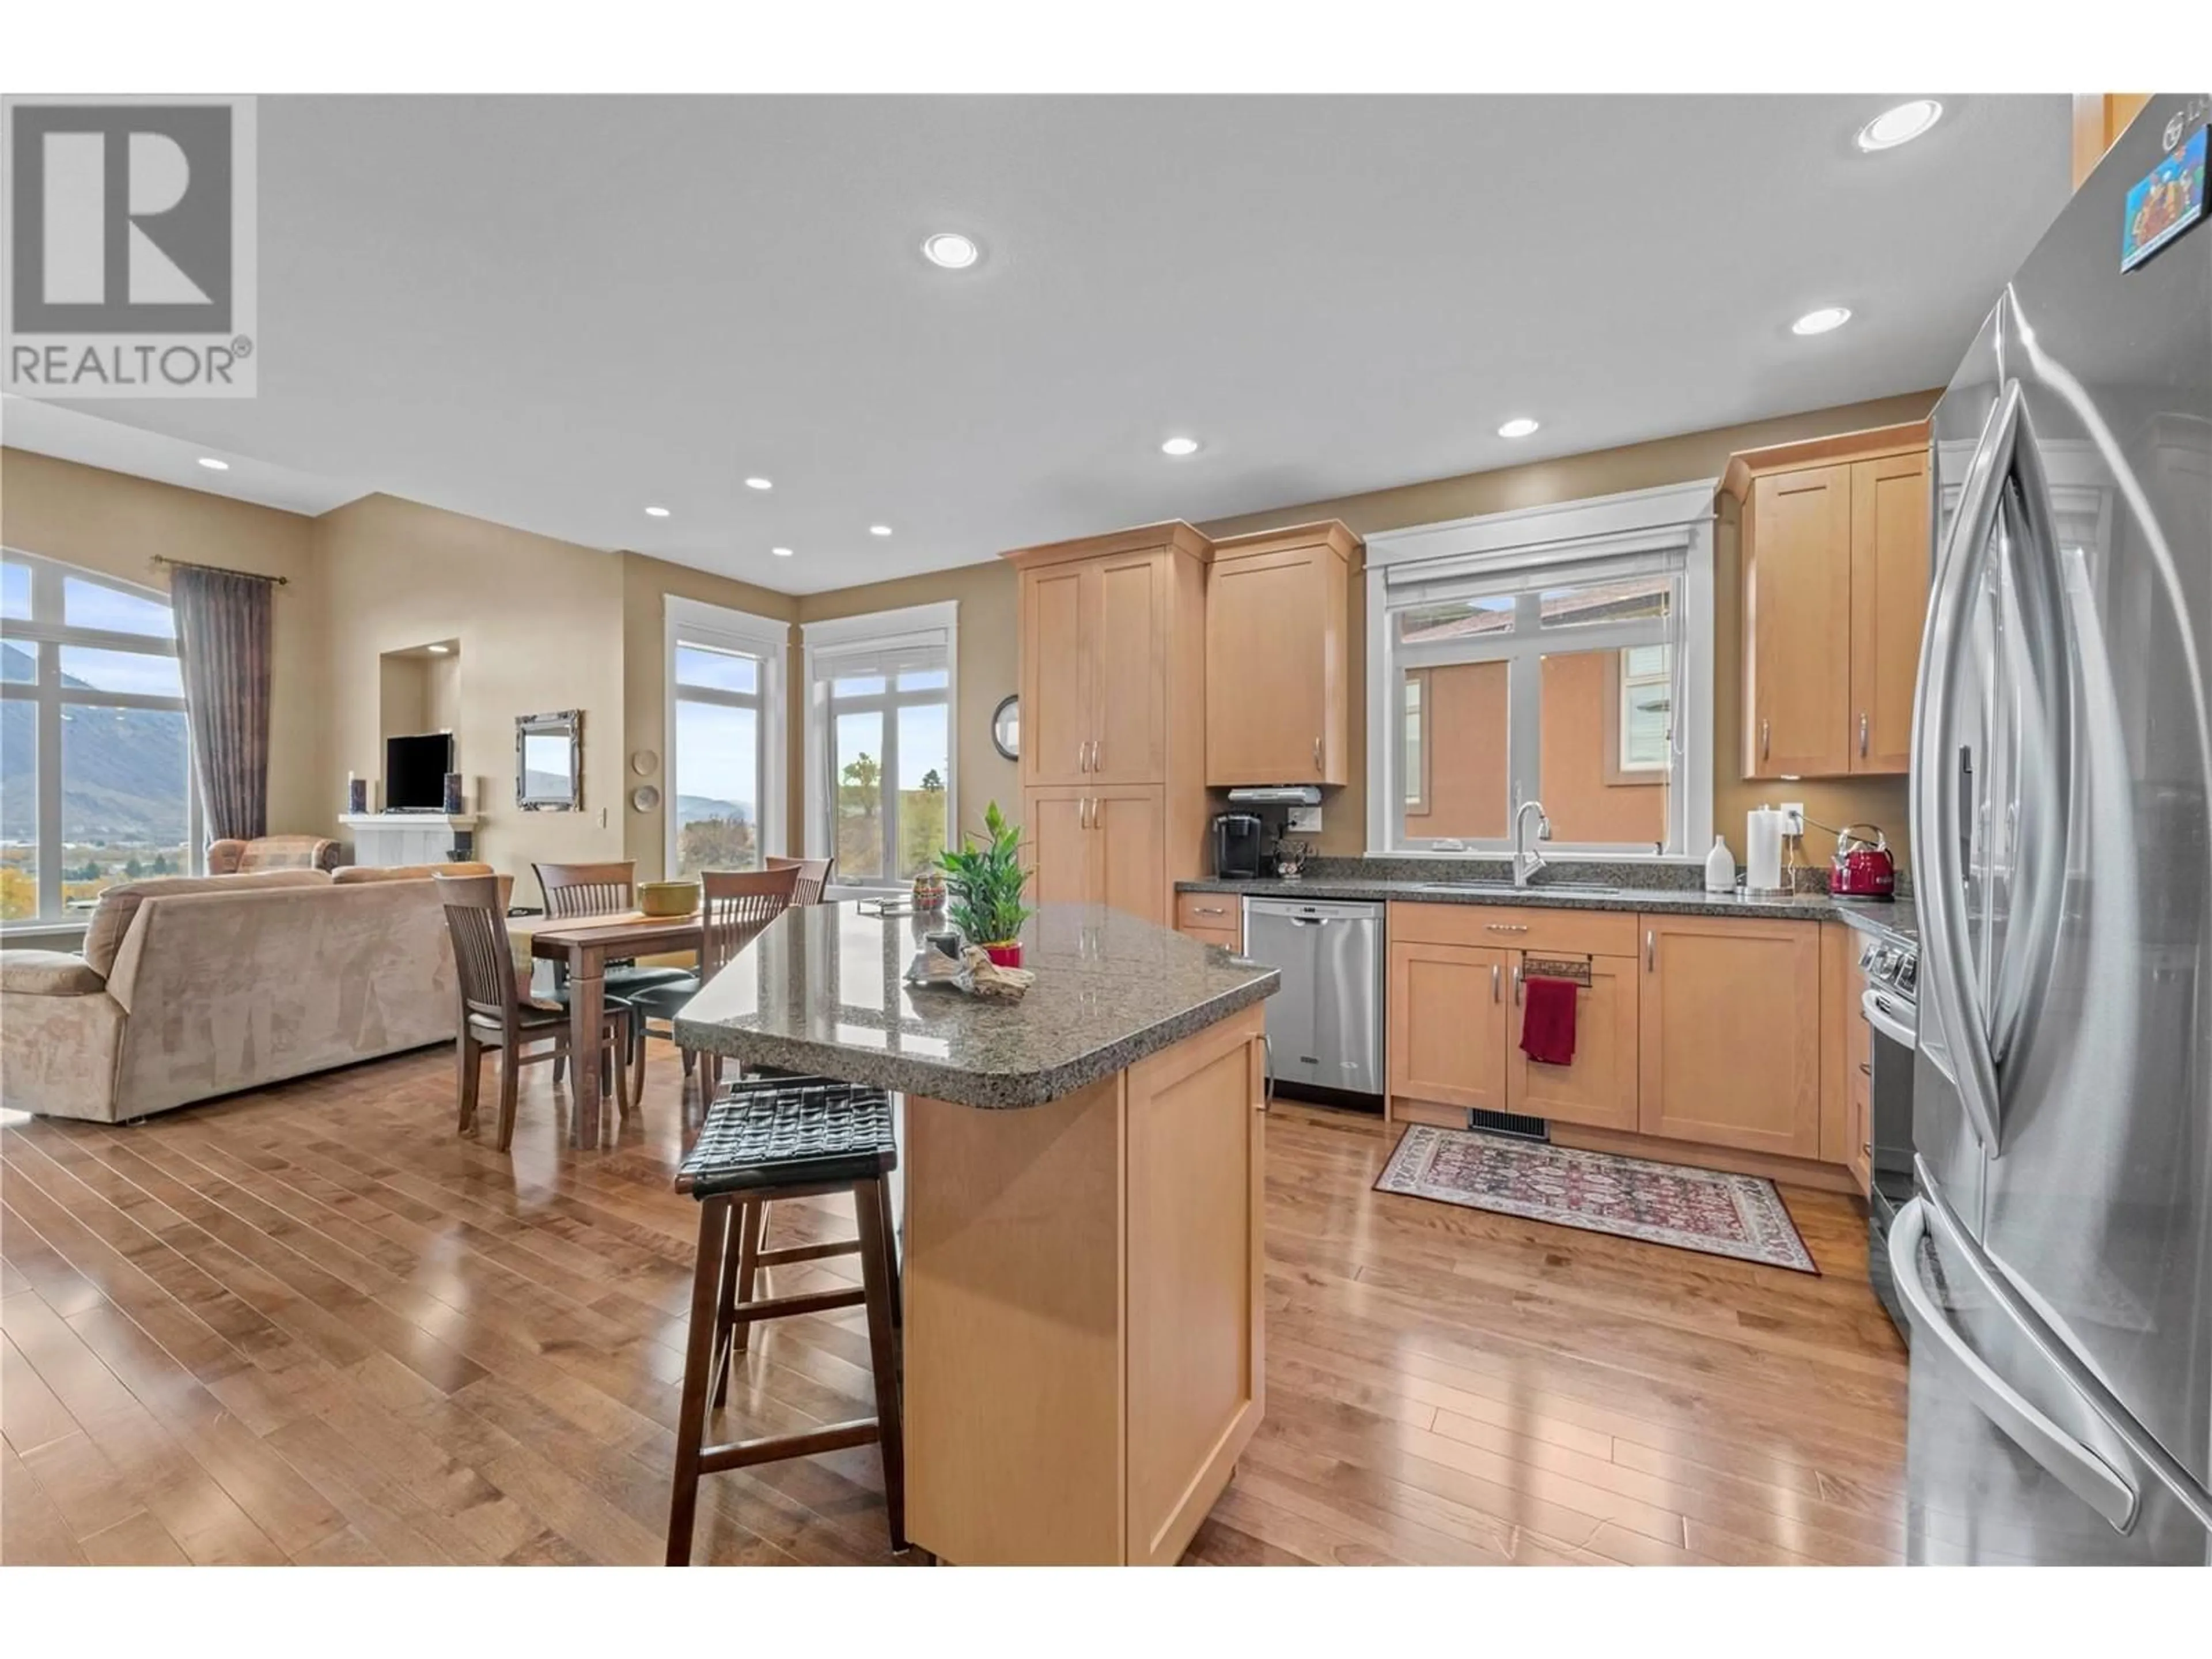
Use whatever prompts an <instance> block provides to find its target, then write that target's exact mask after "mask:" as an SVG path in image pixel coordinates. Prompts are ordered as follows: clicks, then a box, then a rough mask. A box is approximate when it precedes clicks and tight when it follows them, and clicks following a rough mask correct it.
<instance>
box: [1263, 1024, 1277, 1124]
mask: <svg viewBox="0 0 2212 1659" xmlns="http://www.w3.org/2000/svg"><path fill="white" fill-rule="evenodd" d="M1260 1065H1261V1074H1262V1075H1263V1076H1264V1077H1265V1079H1266V1081H1265V1083H1263V1084H1262V1085H1261V1089H1260V1109H1261V1111H1263V1112H1272V1111H1273V1110H1274V1109H1275V1045H1274V1044H1273V1042H1270V1041H1269V1040H1268V1039H1267V1037H1265V1036H1262V1037H1261V1039H1260Z"/></svg>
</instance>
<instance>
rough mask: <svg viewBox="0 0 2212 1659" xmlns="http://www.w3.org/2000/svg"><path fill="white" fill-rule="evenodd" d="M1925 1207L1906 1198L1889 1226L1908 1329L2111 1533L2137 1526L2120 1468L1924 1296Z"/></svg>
mask: <svg viewBox="0 0 2212 1659" xmlns="http://www.w3.org/2000/svg"><path fill="white" fill-rule="evenodd" d="M1927 1206H1928V1200H1926V1199H1925V1198H1915V1199H1912V1200H1910V1201H1909V1202H1907V1203H1906V1205H1905V1207H1904V1208H1903V1209H1901V1210H1899V1212H1897V1218H1896V1219H1895V1220H1894V1221H1893V1222H1892V1223H1891V1224H1890V1228H1889V1270H1890V1273H1891V1276H1892V1280H1893V1283H1894V1284H1895V1285H1896V1286H1897V1293H1898V1297H1899V1300H1900V1301H1902V1302H1903V1303H1904V1304H1905V1322H1906V1323H1907V1324H1909V1325H1911V1327H1912V1330H1913V1334H1914V1335H1916V1336H1920V1337H1925V1338H1926V1339H1927V1340H1929V1343H1930V1344H1932V1345H1933V1346H1935V1347H1936V1349H1938V1350H1940V1351H1941V1352H1943V1353H1944V1354H1946V1355H1948V1357H1949V1358H1950V1359H1951V1360H1952V1361H1953V1362H1954V1364H1955V1365H1956V1367H1957V1370H1958V1374H1959V1376H1960V1377H1961V1379H1962V1380H1963V1381H1964V1382H1965V1383H1966V1385H1967V1394H1968V1396H1969V1397H1970V1398H1971V1399H1972V1401H1973V1402H1974V1404H1975V1405H1976V1406H1977V1407H1979V1408H1980V1410H1981V1413H1982V1415H1983V1416H1984V1417H1986V1418H1988V1419H1990V1422H1991V1423H1994V1424H1995V1425H1996V1426H1997V1427H1998V1428H1999V1429H2000V1430H2002V1431H2003V1433H2004V1435H2005V1437H2006V1438H2007V1439H2008V1440H2010V1441H2011V1442H2012V1443H2014V1444H2015V1445H2016V1446H2018V1447H2019V1448H2020V1449H2021V1450H2022V1451H2024V1452H2026V1453H2027V1455H2029V1456H2030V1457H2032V1458H2033V1459H2034V1460H2035V1461H2036V1462H2038V1463H2039V1464H2041V1465H2042V1466H2043V1468H2045V1469H2046V1470H2048V1471H2049V1472H2050V1473H2051V1474H2052V1475H2053V1476H2054V1477H2055V1478H2056V1479H2057V1480H2058V1481H2059V1482H2060V1483H2061V1484H2062V1485H2063V1486H2065V1488H2066V1489H2067V1490H2068V1491H2069V1492H2072V1493H2073V1494H2074V1495H2075V1497H2076V1498H2080V1499H2081V1501H2082V1502H2083V1503H2085V1504H2087V1505H2088V1506H2089V1507H2090V1508H2091V1509H2093V1510H2096V1512H2097V1513H2098V1514H2099V1515H2100V1516H2103V1517H2104V1518H2105V1521H2106V1524H2107V1525H2109V1526H2110V1527H2111V1528H2112V1530H2113V1531H2115V1532H2121V1533H2124V1532H2125V1531H2127V1530H2128V1528H2130V1527H2132V1526H2133V1525H2134V1524H2135V1519H2136V1505H2137V1504H2138V1502H2139V1495H2138V1494H2137V1492H2136V1489H2135V1488H2134V1487H2133V1486H2130V1485H2129V1484H2128V1481H2127V1480H2126V1478H2125V1477H2124V1475H2122V1474H2120V1473H2119V1471H2118V1470H2117V1469H2115V1468H2112V1465H2111V1464H2109V1463H2107V1462H2105V1460H2104V1459H2103V1458H2101V1457H2100V1456H2098V1455H2097V1454H2096V1453H2094V1452H2093V1451H2091V1450H2090V1449H2089V1448H2088V1447H2087V1446H2085V1445H2083V1444H2082V1443H2081V1442H2080V1441H2079V1440H2077V1439H2075V1437H2073V1436H2072V1435H2070V1434H2069V1433H2068V1432H2067V1431H2065V1430H2064V1429H2063V1428H2061V1427H2059V1425H2057V1424H2056V1423H2054V1422H2052V1421H2051V1419H2049V1418H2048V1417H2045V1415H2044V1414H2043V1413H2042V1412H2041V1411H2040V1410H2039V1409H2038V1408H2037V1407H2036V1406H2035V1404H2034V1402H2033V1401H2030V1400H2029V1399H2028V1398H2027V1395H2023V1394H2021V1393H2020V1392H2019V1391H2018V1390H2017V1389H2015V1388H2014V1387H2013V1386H2012V1384H2010V1383H2008V1382H2006V1381H2005V1380H2004V1378H2002V1376H1998V1375H1997V1374H1996V1372H1995V1371H1994V1370H1990V1367H1989V1366H1988V1364H1985V1363H1984V1361H1983V1359H1982V1357H1981V1356H1980V1355H1979V1354H1978V1353H1976V1352H1974V1351H1973V1349H1972V1347H1971V1346H1968V1345H1967V1342H1966V1339H1965V1338H1964V1337H1963V1336H1961V1335H1960V1334H1959V1332H1958V1329H1957V1328H1956V1327H1955V1326H1954V1325H1953V1324H1952V1323H1951V1317H1950V1316H1949V1315H1948V1313H1946V1312H1945V1311H1944V1310H1943V1309H1942V1307H1940V1306H1939V1305H1937V1304H1936V1298H1935V1297H1931V1296H1930V1295H1929V1294H1928V1287H1927V1286H1926V1285H1924V1284H1923V1283H1922V1282H1921V1279H1920V1241H1921V1239H1922V1238H1923V1237H1925V1236H1926V1234H1927V1231H1928V1207H1927ZM1959 1254H1960V1255H1965V1254H1966V1253H1965V1252H1963V1251H1962V1252H1960V1253H1959ZM1967 1266H1968V1268H1969V1270H1970V1271H1973V1272H1975V1273H1977V1276H1979V1274H1978V1265H1977V1264H1975V1263H1973V1262H1972V1261H1971V1260H1969V1261H1968V1263H1967Z"/></svg>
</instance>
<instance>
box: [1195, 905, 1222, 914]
mask: <svg viewBox="0 0 2212 1659" xmlns="http://www.w3.org/2000/svg"><path fill="white" fill-rule="evenodd" d="M1190 908H1191V911H1192V913H1193V914H1194V915H1201V916H1225V915H1228V914H1229V912H1228V911H1226V910H1225V909H1223V908H1221V907H1220V906H1219V905H1218V904H1194V905H1192V906H1191V907H1190Z"/></svg>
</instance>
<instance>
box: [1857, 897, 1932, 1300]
mask: <svg viewBox="0 0 2212 1659" xmlns="http://www.w3.org/2000/svg"><path fill="white" fill-rule="evenodd" d="M1859 969H1860V971H1861V972H1863V973H1864V974H1865V975H1866V981H1867V987H1866V990H1865V992H1864V994H1863V995H1862V996H1861V997H1860V999H1859V1006H1860V1009H1861V1010H1862V1011H1863V1012H1864V1013H1865V1015H1866V1018H1867V1024H1868V1025H1869V1026H1870V1027H1871V1028H1872V1029H1873V1031H1874V1043H1873V1047H1872V1048H1871V1050H1870V1056H1869V1060H1868V1079H1867V1080H1868V1085H1869V1087H1868V1098H1869V1103H1871V1106H1872V1111H1871V1114H1870V1121H1869V1131H1870V1133H1869V1137H1868V1139H1869V1146H1868V1153H1869V1162H1870V1164H1872V1167H1873V1180H1872V1182H1871V1183H1870V1186H1869V1191H1868V1194H1867V1277H1868V1279H1870V1280H1871V1281H1872V1282H1873V1285H1874V1289H1875V1295H1876V1296H1879V1297H1881V1304H1882V1306H1883V1307H1885V1308H1887V1309H1888V1310H1889V1317H1890V1322H1892V1323H1893V1324H1894V1325H1895V1326H1896V1327H1897V1329H1898V1334H1899V1335H1900V1336H1903V1337H1904V1338H1905V1340H1906V1341H1907V1342H1908V1343H1909V1342H1911V1340H1912V1338H1911V1333H1910V1332H1909V1330H1908V1329H1907V1328H1906V1326H1905V1306H1904V1304H1903V1303H1902V1302H1901V1301H1900V1300H1899V1297H1898V1294H1897V1285H1896V1281H1895V1279H1894V1278H1893V1275H1892V1273H1891V1272H1890V1267H1889V1228H1890V1224H1891V1223H1892V1222H1893V1221H1894V1220H1895V1219H1896V1218H1897V1212H1899V1210H1901V1209H1903V1208H1904V1207H1905V1205H1906V1204H1907V1203H1908V1202H1910V1201H1911V1197H1912V1055H1913V1050H1914V1049H1915V1048H1917V1046H1918V1044H1919V1038H1920V1000H1919V984H1920V950H1919V947H1918V946H1917V945H1915V944H1914V943H1913V942H1912V941H1911V940H1910V939H1904V938H1901V937H1899V936H1897V935H1893V934H1886V935H1883V936H1881V937H1879V938H1874V939H1869V940H1868V941H1867V943H1866V945H1865V948H1863V950H1862V951H1860V952H1859Z"/></svg>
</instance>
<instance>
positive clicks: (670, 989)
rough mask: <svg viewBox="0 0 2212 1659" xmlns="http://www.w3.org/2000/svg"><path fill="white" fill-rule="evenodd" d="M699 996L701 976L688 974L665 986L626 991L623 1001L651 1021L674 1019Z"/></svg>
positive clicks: (651, 986)
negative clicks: (686, 1005) (687, 1004)
mask: <svg viewBox="0 0 2212 1659" xmlns="http://www.w3.org/2000/svg"><path fill="white" fill-rule="evenodd" d="M698 994H699V976H698V975H696V974H686V975H684V977H683V978H682V979H680V980H671V981H668V982H667V983H665V984H663V985H647V986H642V987H638V988H635V989H631V990H625V991H624V992H623V994H622V997H623V1001H624V1002H627V1003H628V1004H629V1006H631V1007H633V1008H635V1009H636V1010H637V1011H638V1012H639V1013H641V1014H643V1015H645V1016H646V1017H647V1018H649V1019H674V1018H676V1016H677V1015H678V1014H680V1013H682V1012H684V1004H685V1003H687V1002H689V1001H690V1000H691V999H692V998H693V997H696V996H697V995H698Z"/></svg>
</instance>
